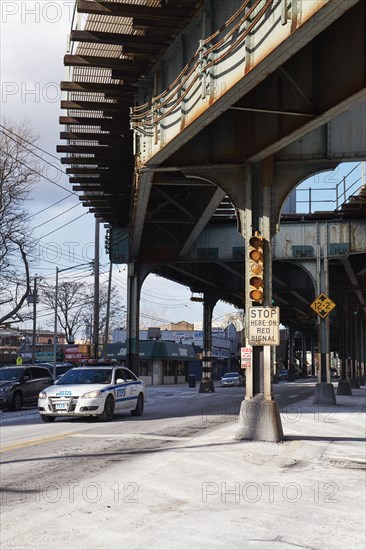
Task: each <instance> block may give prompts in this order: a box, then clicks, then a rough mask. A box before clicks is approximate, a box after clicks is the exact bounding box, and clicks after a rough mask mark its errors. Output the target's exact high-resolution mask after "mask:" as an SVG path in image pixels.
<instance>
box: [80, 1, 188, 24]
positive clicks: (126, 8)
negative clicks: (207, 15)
mask: <svg viewBox="0 0 366 550" xmlns="http://www.w3.org/2000/svg"><path fill="white" fill-rule="evenodd" d="M182 5H183V6H184V3H183V4H182ZM77 10H78V12H79V13H90V14H95V15H114V16H119V17H147V18H148V19H150V20H151V21H159V20H160V19H168V20H172V23H174V21H176V20H178V21H179V20H185V19H187V17H188V14H186V13H185V12H184V8H176V7H169V6H166V7H164V8H151V7H149V6H141V5H136V4H124V3H123V4H122V3H121V2H91V1H90V0H78V3H77Z"/></svg>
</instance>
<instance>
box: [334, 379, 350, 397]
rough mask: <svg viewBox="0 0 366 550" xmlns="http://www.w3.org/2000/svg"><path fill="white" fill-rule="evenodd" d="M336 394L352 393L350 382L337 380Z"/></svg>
mask: <svg viewBox="0 0 366 550" xmlns="http://www.w3.org/2000/svg"><path fill="white" fill-rule="evenodd" d="M337 395H352V390H351V384H350V383H349V381H348V380H340V381H339V382H338V388H337Z"/></svg>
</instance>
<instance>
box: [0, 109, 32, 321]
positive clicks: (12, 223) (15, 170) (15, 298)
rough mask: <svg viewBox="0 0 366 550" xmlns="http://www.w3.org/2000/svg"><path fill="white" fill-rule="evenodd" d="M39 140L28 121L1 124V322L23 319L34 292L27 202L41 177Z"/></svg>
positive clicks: (3, 122) (4, 121)
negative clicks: (38, 169) (31, 286)
mask: <svg viewBox="0 0 366 550" xmlns="http://www.w3.org/2000/svg"><path fill="white" fill-rule="evenodd" d="M36 141H37V136H36V135H35V133H34V131H33V129H32V128H31V127H30V125H29V124H28V123H27V122H24V123H22V124H20V125H18V126H17V125H14V124H12V123H9V122H8V121H6V120H3V121H2V123H1V125H0V324H2V323H4V322H5V321H8V320H9V319H12V320H13V321H14V320H17V319H20V320H22V316H21V313H20V311H21V308H22V306H23V305H24V303H25V300H26V299H27V296H28V295H29V293H30V272H29V260H28V254H29V246H28V245H29V237H30V231H29V227H28V225H27V216H26V211H25V209H24V202H25V200H26V199H27V198H28V197H29V194H30V192H31V191H32V188H33V185H34V183H36V181H37V180H38V174H37V170H36V167H37V161H36V157H34V155H33V153H34V152H35V147H34V143H35V142H36Z"/></svg>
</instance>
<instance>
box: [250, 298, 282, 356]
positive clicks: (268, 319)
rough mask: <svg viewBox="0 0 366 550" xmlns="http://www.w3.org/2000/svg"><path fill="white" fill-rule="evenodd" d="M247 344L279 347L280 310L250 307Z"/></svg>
mask: <svg viewBox="0 0 366 550" xmlns="http://www.w3.org/2000/svg"><path fill="white" fill-rule="evenodd" d="M248 322H249V326H248V344H249V345H251V346H279V345H280V308H279V307H277V306H275V307H259V306H258V307H250V308H249V321H248Z"/></svg>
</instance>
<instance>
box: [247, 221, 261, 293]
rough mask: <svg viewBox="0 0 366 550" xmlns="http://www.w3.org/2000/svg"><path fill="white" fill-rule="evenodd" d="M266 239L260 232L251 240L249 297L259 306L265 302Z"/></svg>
mask: <svg viewBox="0 0 366 550" xmlns="http://www.w3.org/2000/svg"><path fill="white" fill-rule="evenodd" d="M263 243H264V239H263V237H261V236H260V235H258V232H257V231H256V232H255V234H254V235H253V236H252V237H250V239H249V287H250V288H249V296H250V299H251V300H252V302H256V303H258V304H261V303H263V300H264V281H263V277H264V254H263Z"/></svg>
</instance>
